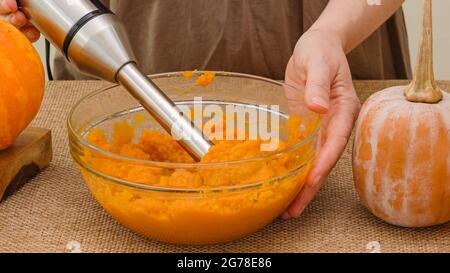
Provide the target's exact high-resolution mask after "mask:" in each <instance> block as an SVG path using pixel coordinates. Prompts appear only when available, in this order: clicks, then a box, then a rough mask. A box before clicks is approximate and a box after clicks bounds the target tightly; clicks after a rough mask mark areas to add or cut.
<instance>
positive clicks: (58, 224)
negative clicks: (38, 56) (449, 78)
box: [0, 81, 450, 252]
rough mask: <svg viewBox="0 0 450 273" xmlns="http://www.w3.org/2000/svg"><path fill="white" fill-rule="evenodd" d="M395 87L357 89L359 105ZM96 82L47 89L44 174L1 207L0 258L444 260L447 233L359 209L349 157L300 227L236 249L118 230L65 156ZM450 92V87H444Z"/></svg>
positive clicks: (286, 226) (449, 228) (263, 235)
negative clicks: (80, 107)
mask: <svg viewBox="0 0 450 273" xmlns="http://www.w3.org/2000/svg"><path fill="white" fill-rule="evenodd" d="M397 84H399V82H384V83H383V82H357V83H356V87H357V89H358V90H359V91H360V94H361V98H362V99H365V98H367V97H368V95H369V94H370V93H372V92H373V91H375V90H380V89H382V88H383V87H386V86H389V85H397ZM102 85H104V83H101V82H75V81H74V82H54V83H49V84H48V88H47V93H46V98H45V102H44V104H43V107H42V110H41V113H40V114H39V116H38V118H37V119H36V120H35V122H34V125H35V126H42V127H47V128H51V129H52V130H53V138H54V139H53V145H54V159H53V162H52V164H51V166H50V167H49V168H47V169H46V170H45V171H44V172H43V173H41V174H40V175H39V176H38V177H36V178H35V179H34V180H33V181H32V182H31V183H29V184H28V185H26V186H25V187H24V188H23V189H22V190H20V191H19V192H18V193H17V194H15V195H14V196H13V197H11V198H10V199H9V200H7V201H6V202H5V203H2V204H0V251H1V252H5V251H9V252H66V251H67V250H66V246H67V244H68V243H69V242H70V241H76V242H79V243H80V245H81V251H83V252H349V251H350V252H369V250H368V246H375V247H377V246H378V244H379V246H380V247H381V249H380V250H381V251H382V252H450V225H444V226H440V227H434V228H427V229H418V230H413V229H404V228H398V227H394V226H391V225H388V224H385V223H383V222H381V221H379V220H377V219H376V218H374V217H373V216H372V215H371V214H369V213H368V212H367V211H366V210H365V209H364V208H363V207H362V206H361V205H360V204H359V202H358V198H357V195H356V192H355V190H354V187H353V182H352V173H351V153H350V149H348V150H347V152H346V153H345V155H344V156H343V158H342V160H341V161H340V162H339V164H338V165H337V167H336V169H335V171H334V172H333V174H332V175H331V177H330V179H329V181H328V184H327V185H326V186H325V187H324V188H323V190H322V191H321V193H320V195H319V196H318V198H317V199H316V200H315V202H314V203H313V204H312V205H311V206H310V207H309V208H308V209H307V211H306V213H305V214H304V215H303V217H301V218H300V219H296V220H292V221H282V220H277V221H276V222H275V223H273V224H272V225H270V226H268V227H267V228H265V229H264V230H262V231H260V232H258V233H256V234H254V235H253V236H250V237H247V238H245V239H243V240H240V241H238V242H235V243H230V244H225V245H215V246H205V247H180V246H172V245H165V244H160V243H158V242H154V241H151V240H147V239H145V238H142V237H140V236H138V235H135V234H134V233H133V232H131V231H129V230H127V229H126V228H124V227H122V226H121V225H119V224H118V223H116V222H115V221H114V220H113V219H112V218H111V217H110V216H109V215H108V214H107V213H106V212H104V211H103V210H102V208H101V207H100V206H99V205H98V204H97V203H96V201H95V200H94V199H93V197H92V196H91V195H90V194H89V191H88V189H87V187H86V186H85V185H84V183H83V180H82V178H81V176H80V174H79V172H78V170H77V169H76V168H75V166H74V164H73V163H72V159H71V158H70V156H69V152H68V141H67V136H66V125H65V121H66V117H67V114H68V112H69V110H70V108H71V107H72V106H73V105H74V103H75V102H76V101H77V100H78V99H80V98H81V97H82V96H84V95H85V94H87V93H88V92H90V91H93V90H95V89H97V88H99V87H101V86H102ZM444 87H446V89H447V90H449V89H450V82H449V83H446V84H444Z"/></svg>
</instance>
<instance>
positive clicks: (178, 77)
mask: <svg viewBox="0 0 450 273" xmlns="http://www.w3.org/2000/svg"><path fill="white" fill-rule="evenodd" d="M185 75H186V74H185V73H184V74H183V73H171V74H163V75H155V76H152V79H153V80H154V81H155V83H156V84H157V85H158V86H160V87H161V89H162V90H164V91H165V92H166V93H167V95H168V96H169V97H170V98H171V99H172V100H173V101H175V102H176V104H177V105H178V106H179V107H180V108H181V107H182V106H185V107H187V108H188V109H195V107H198V106H201V107H202V108H203V111H206V110H204V109H208V107H213V109H216V110H217V109H219V110H220V109H222V110H224V111H223V112H224V113H225V114H224V115H223V116H222V117H221V118H220V119H216V120H215V121H214V122H211V120H206V119H205V116H204V112H201V113H203V115H201V118H200V120H201V123H202V127H201V128H203V129H205V128H206V127H208V126H210V128H209V129H210V130H209V131H208V132H210V133H218V132H223V134H222V136H227V132H229V131H232V135H233V137H235V138H233V139H230V140H222V139H215V140H214V143H215V145H214V146H213V147H212V149H211V150H210V151H209V152H208V154H207V155H206V156H205V157H204V158H203V159H202V160H201V162H198V163H196V162H194V161H193V159H192V158H191V157H190V156H189V155H188V154H187V153H186V152H185V151H184V150H183V149H182V148H181V147H180V146H179V145H178V143H177V142H176V141H175V140H174V139H173V138H172V137H171V136H170V135H169V134H167V133H165V132H164V131H163V130H162V129H161V128H160V127H159V125H158V124H157V123H156V121H154V120H153V119H152V118H150V117H149V116H148V115H147V114H146V113H145V112H144V111H143V110H142V108H141V107H140V106H139V105H137V103H136V102H135V101H134V99H133V98H132V97H131V96H130V95H129V94H127V92H125V91H124V90H123V89H122V88H121V87H119V86H112V87H108V88H106V89H102V90H99V91H96V92H94V93H93V94H91V95H89V96H87V97H85V98H84V99H82V100H81V101H80V102H79V103H78V104H77V105H76V106H75V108H74V109H73V111H72V113H71V115H70V117H69V139H70V147H71V153H72V156H73V158H74V160H75V162H76V163H77V164H78V165H79V167H80V169H81V172H82V174H83V177H84V180H85V181H86V183H87V185H88V187H89V190H90V191H91V192H92V194H93V195H94V196H95V198H96V199H97V201H98V202H99V203H100V204H101V205H102V206H103V207H104V208H105V210H106V211H107V212H108V213H109V214H111V215H112V216H113V217H114V218H115V219H116V220H117V221H119V222H120V223H122V224H123V225H125V226H126V227H128V228H130V229H131V230H133V231H135V232H137V233H139V234H141V235H144V236H146V237H149V238H152V239H155V240H159V241H162V242H168V243H176V244H211V243H223V242H229V241H233V240H237V239H239V238H242V237H243V236H246V235H249V234H251V233H253V232H255V231H257V230H259V229H261V228H262V227H264V226H265V225H267V224H269V223H270V222H271V221H273V220H274V219H275V218H276V217H278V216H279V215H280V214H281V213H282V212H283V211H284V210H285V209H286V208H287V206H288V205H289V204H290V203H291V202H292V200H293V199H294V198H295V196H296V195H297V194H298V192H299V191H300V190H301V188H302V186H303V185H304V183H305V179H306V176H307V174H308V172H309V170H310V168H311V165H312V161H313V160H314V157H315V154H316V149H317V147H318V146H317V145H318V143H317V142H318V136H317V135H318V128H319V127H320V119H319V117H318V115H316V114H314V113H312V112H309V111H308V110H307V109H306V107H304V106H303V103H302V100H303V99H302V93H301V92H300V91H298V90H297V89H295V88H293V87H290V86H287V85H284V84H282V83H279V82H276V81H272V80H268V79H264V78H259V77H254V76H249V75H242V74H233V73H219V72H216V73H214V81H212V82H211V83H210V84H208V85H199V84H198V79H201V77H202V76H204V73H202V72H194V74H193V75H192V76H191V77H186V76H185ZM208 75H209V74H208ZM286 92H288V93H286ZM286 94H289V97H292V94H296V95H298V96H297V98H298V101H296V102H295V103H292V102H291V103H289V101H288V100H286V98H285V97H286V96H285V95H286ZM199 97H201V98H202V101H201V102H199V101H198V98H199ZM193 98H196V99H195V100H194V99H193ZM268 105H272V106H276V107H266V106H268ZM236 106H240V107H242V108H241V109H246V110H248V112H246V115H244V116H243V120H241V121H244V124H245V126H243V127H239V125H238V126H237V128H234V129H232V130H231V129H230V128H229V124H231V123H228V120H230V119H232V120H238V117H237V116H238V115H239V114H236V116H235V115H234V114H233V115H230V114H229V111H228V110H229V109H232V108H229V107H236ZM214 107H215V108H214ZM210 109H211V108H210ZM235 109H236V108H235ZM293 109H295V113H294V112H292V111H293ZM193 113H194V114H192V115H191V118H192V120H195V119H196V115H195V113H196V112H195V111H193ZM236 113H237V112H236ZM255 113H256V114H255ZM253 114H255V115H254V116H253V117H257V119H258V120H257V123H258V124H259V125H260V127H265V129H270V130H266V131H271V132H272V133H273V132H275V131H276V133H277V134H274V135H273V136H272V139H269V138H267V136H266V135H264V136H265V137H266V138H264V137H263V136H262V135H260V134H262V132H263V131H262V130H259V131H258V130H257V131H258V132H259V133H258V134H257V135H256V137H255V138H252V137H251V133H250V131H252V129H251V128H254V127H252V125H254V123H255V122H254V121H251V122H250V120H251V119H250V116H252V115H253ZM263 117H269V118H268V121H267V122H266V123H267V124H263V122H261V120H266V118H264V119H263ZM269 120H270V121H269ZM263 125H264V126H263ZM227 126H228V128H227ZM259 129H260V128H259ZM204 131H205V130H204ZM240 131H244V133H243V134H240V133H239V132H240ZM252 132H255V131H252ZM205 134H207V133H206V131H205ZM207 135H208V134H207ZM217 135H220V134H214V136H217ZM237 135H241V136H243V138H237ZM208 136H209V137H210V138H213V135H208ZM228 136H229V135H228ZM224 138H225V139H228V138H227V137H224ZM273 138H276V139H275V141H274V139H273ZM269 142H271V143H272V142H274V143H276V144H277V145H276V146H274V148H273V149H271V150H269V149H267V150H264V149H262V147H263V146H264V145H265V144H266V145H268V144H269Z"/></svg>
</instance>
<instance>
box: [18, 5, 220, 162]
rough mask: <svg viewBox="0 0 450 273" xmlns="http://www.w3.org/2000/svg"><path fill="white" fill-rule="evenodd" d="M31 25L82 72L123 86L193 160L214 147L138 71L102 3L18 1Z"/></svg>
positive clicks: (113, 17)
mask: <svg viewBox="0 0 450 273" xmlns="http://www.w3.org/2000/svg"><path fill="white" fill-rule="evenodd" d="M17 3H18V6H19V7H20V10H21V11H23V12H24V13H25V15H26V16H27V17H28V19H29V20H30V21H31V23H33V25H34V26H35V27H36V28H38V29H39V31H41V33H42V34H43V35H44V36H45V37H46V38H47V39H48V40H49V41H50V42H51V43H52V44H53V45H54V46H55V47H56V48H58V49H59V50H61V52H62V53H63V54H64V55H65V56H66V58H67V60H68V61H69V62H70V63H71V64H73V65H74V66H75V67H76V68H77V69H78V70H79V71H80V72H82V73H84V74H87V75H89V76H92V77H95V78H99V79H102V80H106V81H109V82H113V83H120V84H121V85H122V86H123V87H125V89H127V90H128V92H129V93H130V94H131V95H132V96H133V97H134V98H136V99H137V100H138V101H139V103H140V104H141V105H142V106H143V107H144V108H145V109H146V110H147V111H148V112H149V113H150V114H151V115H152V116H153V117H154V118H155V119H156V121H158V122H159V124H160V125H161V126H162V127H163V128H164V129H165V130H166V131H167V132H169V133H172V134H173V135H174V136H176V138H177V140H178V142H179V143H180V145H181V146H182V147H183V148H184V149H185V150H186V151H187V152H188V153H190V154H191V155H192V156H193V157H194V158H195V159H197V160H200V159H201V158H202V157H203V156H204V155H205V154H206V153H207V152H208V150H209V149H210V148H211V146H212V143H211V142H210V141H209V140H207V139H206V138H205V137H204V136H203V134H202V132H201V131H200V130H199V129H198V128H197V127H195V126H194V125H193V123H192V122H191V121H190V120H188V119H187V118H186V117H185V116H183V115H182V114H181V111H180V110H179V109H178V108H177V106H176V105H175V103H174V102H172V101H171V100H170V99H169V98H168V97H167V96H166V95H165V94H164V92H162V91H161V90H160V89H159V88H158V87H157V86H156V85H155V84H154V83H153V82H152V81H151V80H150V79H148V78H147V77H146V76H145V75H144V74H143V73H142V72H141V71H140V70H139V68H138V67H137V65H136V59H135V57H134V54H133V51H132V49H131V46H130V43H129V40H128V38H127V35H126V34H125V32H124V31H123V29H122V26H121V24H120V23H119V20H118V19H117V17H116V15H114V14H113V13H112V12H111V11H110V10H109V9H107V8H106V7H105V6H104V5H103V4H102V3H101V2H99V1H98V0H17Z"/></svg>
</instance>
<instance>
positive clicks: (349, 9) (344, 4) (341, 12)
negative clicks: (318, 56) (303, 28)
mask: <svg viewBox="0 0 450 273" xmlns="http://www.w3.org/2000/svg"><path fill="white" fill-rule="evenodd" d="M377 2H379V3H380V4H377ZM403 2H404V1H403V0H330V2H329V3H328V6H327V7H326V9H325V10H324V11H323V13H322V15H321V16H320V17H319V19H318V20H317V21H316V22H315V23H314V25H313V26H312V27H311V30H325V31H327V32H329V33H334V34H336V35H337V36H338V37H339V38H340V40H341V42H342V47H343V49H344V51H345V52H346V53H348V52H350V51H351V50H353V49H354V48H355V47H356V46H358V45H359V44H360V43H361V42H363V41H364V40H365V39H366V38H367V37H369V36H370V34H372V33H373V32H374V31H375V30H376V29H377V28H378V27H380V25H382V24H383V23H384V22H385V21H386V20H387V19H389V17H390V16H392V14H394V13H395V11H397V10H398V9H399V8H400V7H401V5H402V3H403Z"/></svg>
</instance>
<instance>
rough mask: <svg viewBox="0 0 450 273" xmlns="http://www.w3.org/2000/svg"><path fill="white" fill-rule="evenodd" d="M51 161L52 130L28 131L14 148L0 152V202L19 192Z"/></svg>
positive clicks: (17, 141)
mask: <svg viewBox="0 0 450 273" xmlns="http://www.w3.org/2000/svg"><path fill="white" fill-rule="evenodd" d="M51 160H52V137H51V132H50V130H48V129H43V128H28V129H26V130H25V131H24V132H23V133H22V134H21V135H20V136H19V137H18V138H17V140H16V142H15V144H14V145H13V146H12V147H10V148H8V149H6V150H3V151H0V202H1V201H4V200H6V198H8V197H9V196H11V195H12V194H13V193H15V192H16V191H18V190H19V189H20V188H21V187H22V186H23V185H25V184H26V183H27V182H28V181H29V180H30V179H31V178H33V177H34V176H35V175H37V174H38V173H39V172H40V171H41V170H42V169H44V168H45V167H47V166H48V165H49V164H50V161H51Z"/></svg>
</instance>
